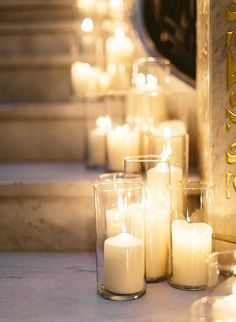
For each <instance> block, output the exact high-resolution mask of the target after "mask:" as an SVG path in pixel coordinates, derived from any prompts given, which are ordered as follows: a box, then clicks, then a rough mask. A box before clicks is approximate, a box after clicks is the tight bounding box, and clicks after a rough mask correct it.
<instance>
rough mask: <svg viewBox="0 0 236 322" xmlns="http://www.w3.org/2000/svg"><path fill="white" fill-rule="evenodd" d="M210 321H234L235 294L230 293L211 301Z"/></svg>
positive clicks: (235, 314)
mask: <svg viewBox="0 0 236 322" xmlns="http://www.w3.org/2000/svg"><path fill="white" fill-rule="evenodd" d="M211 321H212V322H236V294H230V295H228V296H225V297H223V298H222V299H219V300H217V301H216V302H214V303H213V305H212V308H211Z"/></svg>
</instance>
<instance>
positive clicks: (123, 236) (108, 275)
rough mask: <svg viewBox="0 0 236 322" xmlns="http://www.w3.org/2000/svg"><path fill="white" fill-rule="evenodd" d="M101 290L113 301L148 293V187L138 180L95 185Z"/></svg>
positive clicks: (98, 277)
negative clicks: (146, 219)
mask: <svg viewBox="0 0 236 322" xmlns="http://www.w3.org/2000/svg"><path fill="white" fill-rule="evenodd" d="M94 203H95V214H96V233H97V240H96V255H97V293H98V294H99V295H101V296H102V297H104V298H106V299H110V300H116V301H125V300H132V299H137V298H139V297H140V296H142V295H143V294H144V293H145V290H146V285H145V241H144V230H145V227H144V186H143V184H142V183H135V182H128V181H126V182H119V181H116V182H115V181H111V182H101V183H98V184H95V185H94Z"/></svg>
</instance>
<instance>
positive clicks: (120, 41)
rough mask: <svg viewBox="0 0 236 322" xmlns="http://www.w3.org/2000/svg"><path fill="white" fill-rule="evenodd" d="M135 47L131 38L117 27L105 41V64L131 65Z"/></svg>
mask: <svg viewBox="0 0 236 322" xmlns="http://www.w3.org/2000/svg"><path fill="white" fill-rule="evenodd" d="M134 52H135V47H134V43H133V41H132V39H131V38H130V37H128V36H126V35H125V32H124V30H123V29H122V28H121V27H119V28H117V29H116V30H115V34H114V36H111V37H109V38H108V39H107V41H106V60H107V65H132V63H133V59H134Z"/></svg>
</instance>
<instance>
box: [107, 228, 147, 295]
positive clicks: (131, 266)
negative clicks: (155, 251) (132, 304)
mask: <svg viewBox="0 0 236 322" xmlns="http://www.w3.org/2000/svg"><path fill="white" fill-rule="evenodd" d="M144 275H145V270H144V243H143V241H142V240H141V239H138V238H136V237H133V236H132V235H130V234H128V233H120V234H119V235H117V236H115V237H110V238H108V239H106V240H105V243H104V288H105V290H107V291H110V292H112V293H116V294H132V293H137V292H140V291H142V290H143V288H144Z"/></svg>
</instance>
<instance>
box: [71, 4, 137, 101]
mask: <svg viewBox="0 0 236 322" xmlns="http://www.w3.org/2000/svg"><path fill="white" fill-rule="evenodd" d="M131 2H132V1H129V0H125V1H124V0H96V1H95V0H77V8H78V13H79V19H78V23H77V24H76V30H77V36H78V40H77V41H78V44H77V57H76V58H77V59H78V58H79V59H80V60H76V61H75V62H74V63H73V64H72V66H71V81H72V87H73V89H74V93H75V96H76V97H79V98H82V97H93V96H96V95H103V94H105V93H107V91H108V90H124V89H127V88H128V86H129V84H130V76H131V65H132V63H133V61H134V60H135V58H136V51H137V50H136V45H135V41H134V38H135V37H134V36H133V35H132V33H133V31H132V29H133V27H132V26H131V22H130V19H129V11H130V10H131V7H132V5H131Z"/></svg>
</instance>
